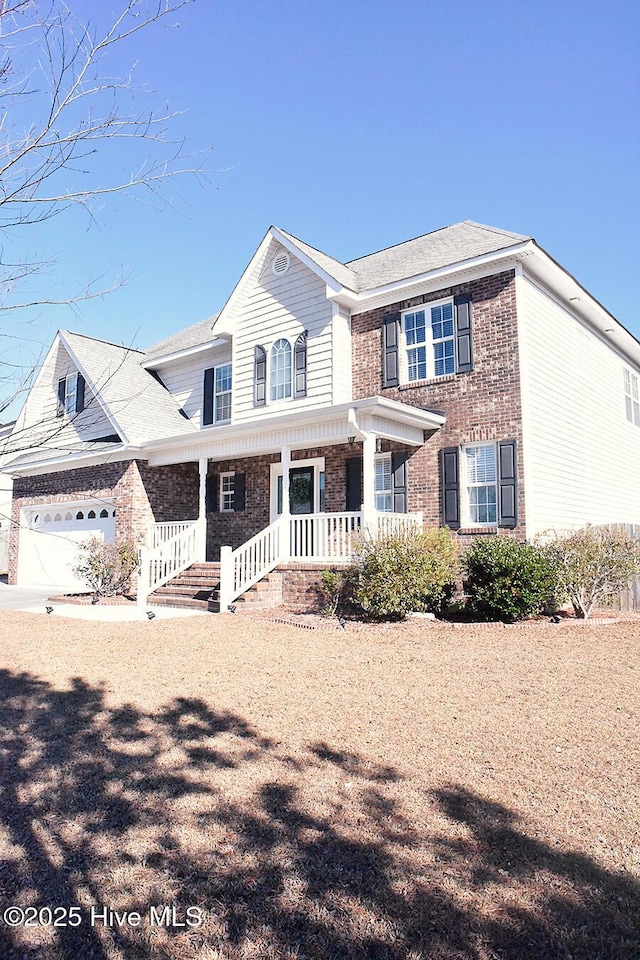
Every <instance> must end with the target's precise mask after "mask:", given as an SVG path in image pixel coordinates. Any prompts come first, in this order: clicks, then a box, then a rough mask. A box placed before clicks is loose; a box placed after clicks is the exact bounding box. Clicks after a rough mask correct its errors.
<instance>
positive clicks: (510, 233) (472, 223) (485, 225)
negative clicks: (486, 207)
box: [452, 220, 533, 240]
mask: <svg viewBox="0 0 640 960" xmlns="http://www.w3.org/2000/svg"><path fill="white" fill-rule="evenodd" d="M460 223H468V224H469V226H471V227H480V228H481V229H482V230H488V231H489V233H498V234H500V236H502V237H520V238H522V239H527V240H533V237H527V236H526V235H525V234H524V233H516V232H515V231H514V230H503V229H502V227H492V226H491V224H489V223H479V222H478V221H477V220H461V221H460ZM452 226H457V224H452Z"/></svg>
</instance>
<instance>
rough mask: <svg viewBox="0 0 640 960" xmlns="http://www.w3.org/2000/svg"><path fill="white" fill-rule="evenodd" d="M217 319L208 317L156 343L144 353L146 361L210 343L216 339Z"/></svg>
mask: <svg viewBox="0 0 640 960" xmlns="http://www.w3.org/2000/svg"><path fill="white" fill-rule="evenodd" d="M217 317H218V315H217V314H214V315H213V316H212V317H207V319H206V320H200V321H199V322H198V323H194V324H192V325H191V326H190V327H185V329H184V330H179V331H178V333H174V334H172V335H171V336H170V337H166V338H165V339H164V340H160V341H159V342H158V343H154V344H153V346H151V347H148V348H147V349H146V350H145V351H144V352H145V354H146V357H145V359H147V360H155V359H156V358H157V357H166V356H168V355H169V354H171V353H179V352H180V351H181V350H188V349H189V347H199V346H200V344H201V343H208V342H209V341H210V340H213V339H214V336H215V335H214V333H213V325H214V323H215V322H216V320H217Z"/></svg>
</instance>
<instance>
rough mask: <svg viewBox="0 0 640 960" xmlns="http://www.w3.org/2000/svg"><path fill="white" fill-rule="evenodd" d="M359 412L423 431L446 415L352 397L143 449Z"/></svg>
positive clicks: (235, 435) (208, 429)
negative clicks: (382, 417) (386, 418)
mask: <svg viewBox="0 0 640 960" xmlns="http://www.w3.org/2000/svg"><path fill="white" fill-rule="evenodd" d="M350 410H354V411H360V412H362V413H363V414H371V415H374V414H376V413H378V414H381V415H383V416H387V417H388V419H390V420H395V421H397V422H398V423H405V424H410V425H413V426H419V427H420V428H421V429H423V430H434V429H438V428H439V427H441V426H443V424H444V423H445V422H446V417H445V416H444V415H442V414H439V413H432V412H431V411H429V410H422V409H420V408H419V407H412V406H410V405H409V404H406V403H399V402H398V401H396V400H387V399H386V398H385V397H365V398H364V399H362V400H352V401H350V402H348V403H340V404H336V405H335V406H327V407H310V408H308V409H307V410H300V411H297V410H296V411H293V412H291V413H286V414H277V415H275V416H271V417H270V416H265V417H261V418H260V420H259V421H258V420H247V421H245V422H243V423H239V424H238V423H236V424H229V425H226V426H218V427H215V426H214V427H205V428H204V429H202V430H198V432H197V433H190V434H188V436H184V435H182V436H179V437H167V438H166V439H163V440H149V441H147V442H146V443H145V444H143V449H144V450H145V451H146V452H147V453H151V452H154V451H160V450H171V449H179V448H180V447H181V446H190V447H191V446H193V444H194V443H199V444H204V443H206V442H207V440H211V441H217V440H221V441H224V440H235V439H236V438H239V437H243V436H246V434H247V433H253V434H255V435H256V436H260V434H261V433H262V432H266V431H272V430H274V429H275V430H277V429H278V428H281V427H289V426H292V425H294V426H304V425H305V424H309V423H311V424H315V423H318V421H332V420H340V419H342V418H344V419H345V420H346V419H347V418H348V417H349V411H350Z"/></svg>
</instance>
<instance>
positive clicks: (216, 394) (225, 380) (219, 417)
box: [213, 363, 231, 423]
mask: <svg viewBox="0 0 640 960" xmlns="http://www.w3.org/2000/svg"><path fill="white" fill-rule="evenodd" d="M213 399H214V417H215V422H216V423H223V422H224V421H225V420H231V364H230V363H223V364H221V365H220V366H219V367H216V368H215V372H214V379H213Z"/></svg>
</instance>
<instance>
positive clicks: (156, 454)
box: [145, 397, 446, 466]
mask: <svg viewBox="0 0 640 960" xmlns="http://www.w3.org/2000/svg"><path fill="white" fill-rule="evenodd" d="M445 421H446V417H445V415H444V413H442V412H441V411H439V410H425V409H421V408H419V407H411V406H409V405H408V404H406V403H399V402H398V401H396V400H387V399H386V398H385V397H366V398H364V399H362V400H354V401H352V402H350V403H342V404H337V405H335V406H327V407H315V408H313V409H307V410H302V411H301V410H292V411H291V412H290V413H286V414H277V415H274V416H268V415H267V416H261V417H260V420H259V422H256V421H249V422H245V423H240V424H237V423H236V424H229V425H226V426H213V427H209V428H204V429H203V430H200V431H198V433H197V434H195V435H193V434H192V435H191V436H189V437H184V436H183V437H170V438H168V439H166V440H161V441H156V442H154V443H152V444H151V443H150V444H147V445H146V446H145V454H146V455H147V457H148V460H149V463H150V464H151V465H152V466H160V465H162V464H169V463H183V462H185V461H188V460H199V459H201V458H207V459H209V460H228V459H231V458H242V457H257V456H261V455H264V454H269V453H277V452H279V451H280V450H282V448H283V447H289V448H290V449H292V450H296V449H298V450H302V449H304V448H306V447H319V446H330V445H331V444H336V443H348V442H349V441H353V440H361V439H362V438H363V434H365V433H368V434H373V435H374V436H375V437H381V438H384V439H387V440H396V441H398V442H400V443H405V444H407V445H409V446H415V447H418V446H421V445H422V444H423V443H424V442H425V439H426V435H427V434H429V435H430V434H432V433H434V432H435V431H436V430H439V429H440V427H442V426H443V424H444V423H445Z"/></svg>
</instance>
